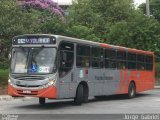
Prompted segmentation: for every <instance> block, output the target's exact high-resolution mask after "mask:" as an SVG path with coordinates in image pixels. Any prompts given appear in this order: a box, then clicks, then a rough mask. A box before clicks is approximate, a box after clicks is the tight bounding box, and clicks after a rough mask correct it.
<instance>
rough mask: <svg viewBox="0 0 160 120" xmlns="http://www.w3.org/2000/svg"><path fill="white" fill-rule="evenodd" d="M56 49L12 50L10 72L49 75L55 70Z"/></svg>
mask: <svg viewBox="0 0 160 120" xmlns="http://www.w3.org/2000/svg"><path fill="white" fill-rule="evenodd" d="M55 57H56V48H44V47H43V48H42V47H41V48H23V47H21V48H13V49H12V61H11V72H12V73H28V74H49V73H52V72H55V70H56V62H55V60H56V58H55Z"/></svg>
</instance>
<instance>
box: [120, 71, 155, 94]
mask: <svg viewBox="0 0 160 120" xmlns="http://www.w3.org/2000/svg"><path fill="white" fill-rule="evenodd" d="M131 81H134V82H135V85H136V92H143V91H146V90H151V89H153V88H154V75H153V72H146V71H128V70H121V71H120V84H119V87H118V89H117V94H125V93H128V87H129V83H130V82H131Z"/></svg>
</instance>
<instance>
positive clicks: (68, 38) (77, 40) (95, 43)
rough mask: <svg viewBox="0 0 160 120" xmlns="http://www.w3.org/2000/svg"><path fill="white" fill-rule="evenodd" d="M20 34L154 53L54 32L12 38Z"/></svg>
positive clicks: (141, 52)
mask: <svg viewBox="0 0 160 120" xmlns="http://www.w3.org/2000/svg"><path fill="white" fill-rule="evenodd" d="M22 36H55V37H56V38H59V39H65V40H67V41H71V42H78V43H82V44H84V43H85V44H89V45H96V46H97V45H98V46H100V47H103V48H112V49H118V50H122V51H125V50H126V51H130V52H135V53H140V54H154V52H151V51H144V50H138V49H134V48H127V47H122V46H116V45H110V44H106V43H99V42H93V41H89V40H82V39H78V38H73V37H67V36H62V35H54V34H24V35H18V36H15V37H14V38H17V37H22ZM14 38H13V39H14Z"/></svg>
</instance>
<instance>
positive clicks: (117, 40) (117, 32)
mask: <svg viewBox="0 0 160 120" xmlns="http://www.w3.org/2000/svg"><path fill="white" fill-rule="evenodd" d="M108 42H109V43H112V44H115V45H122V46H126V47H131V48H137V49H142V50H149V51H155V52H159V49H160V27H159V23H158V22H157V21H156V20H155V19H154V18H149V17H147V16H145V15H143V14H141V13H136V15H135V17H134V18H132V19H131V20H130V21H129V22H126V21H122V22H118V23H116V24H115V25H113V26H112V27H111V31H110V33H109V35H108Z"/></svg>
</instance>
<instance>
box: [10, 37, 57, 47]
mask: <svg viewBox="0 0 160 120" xmlns="http://www.w3.org/2000/svg"><path fill="white" fill-rule="evenodd" d="M55 43H56V39H55V38H53V37H25V38H17V39H14V40H13V45H25V44H55Z"/></svg>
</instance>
